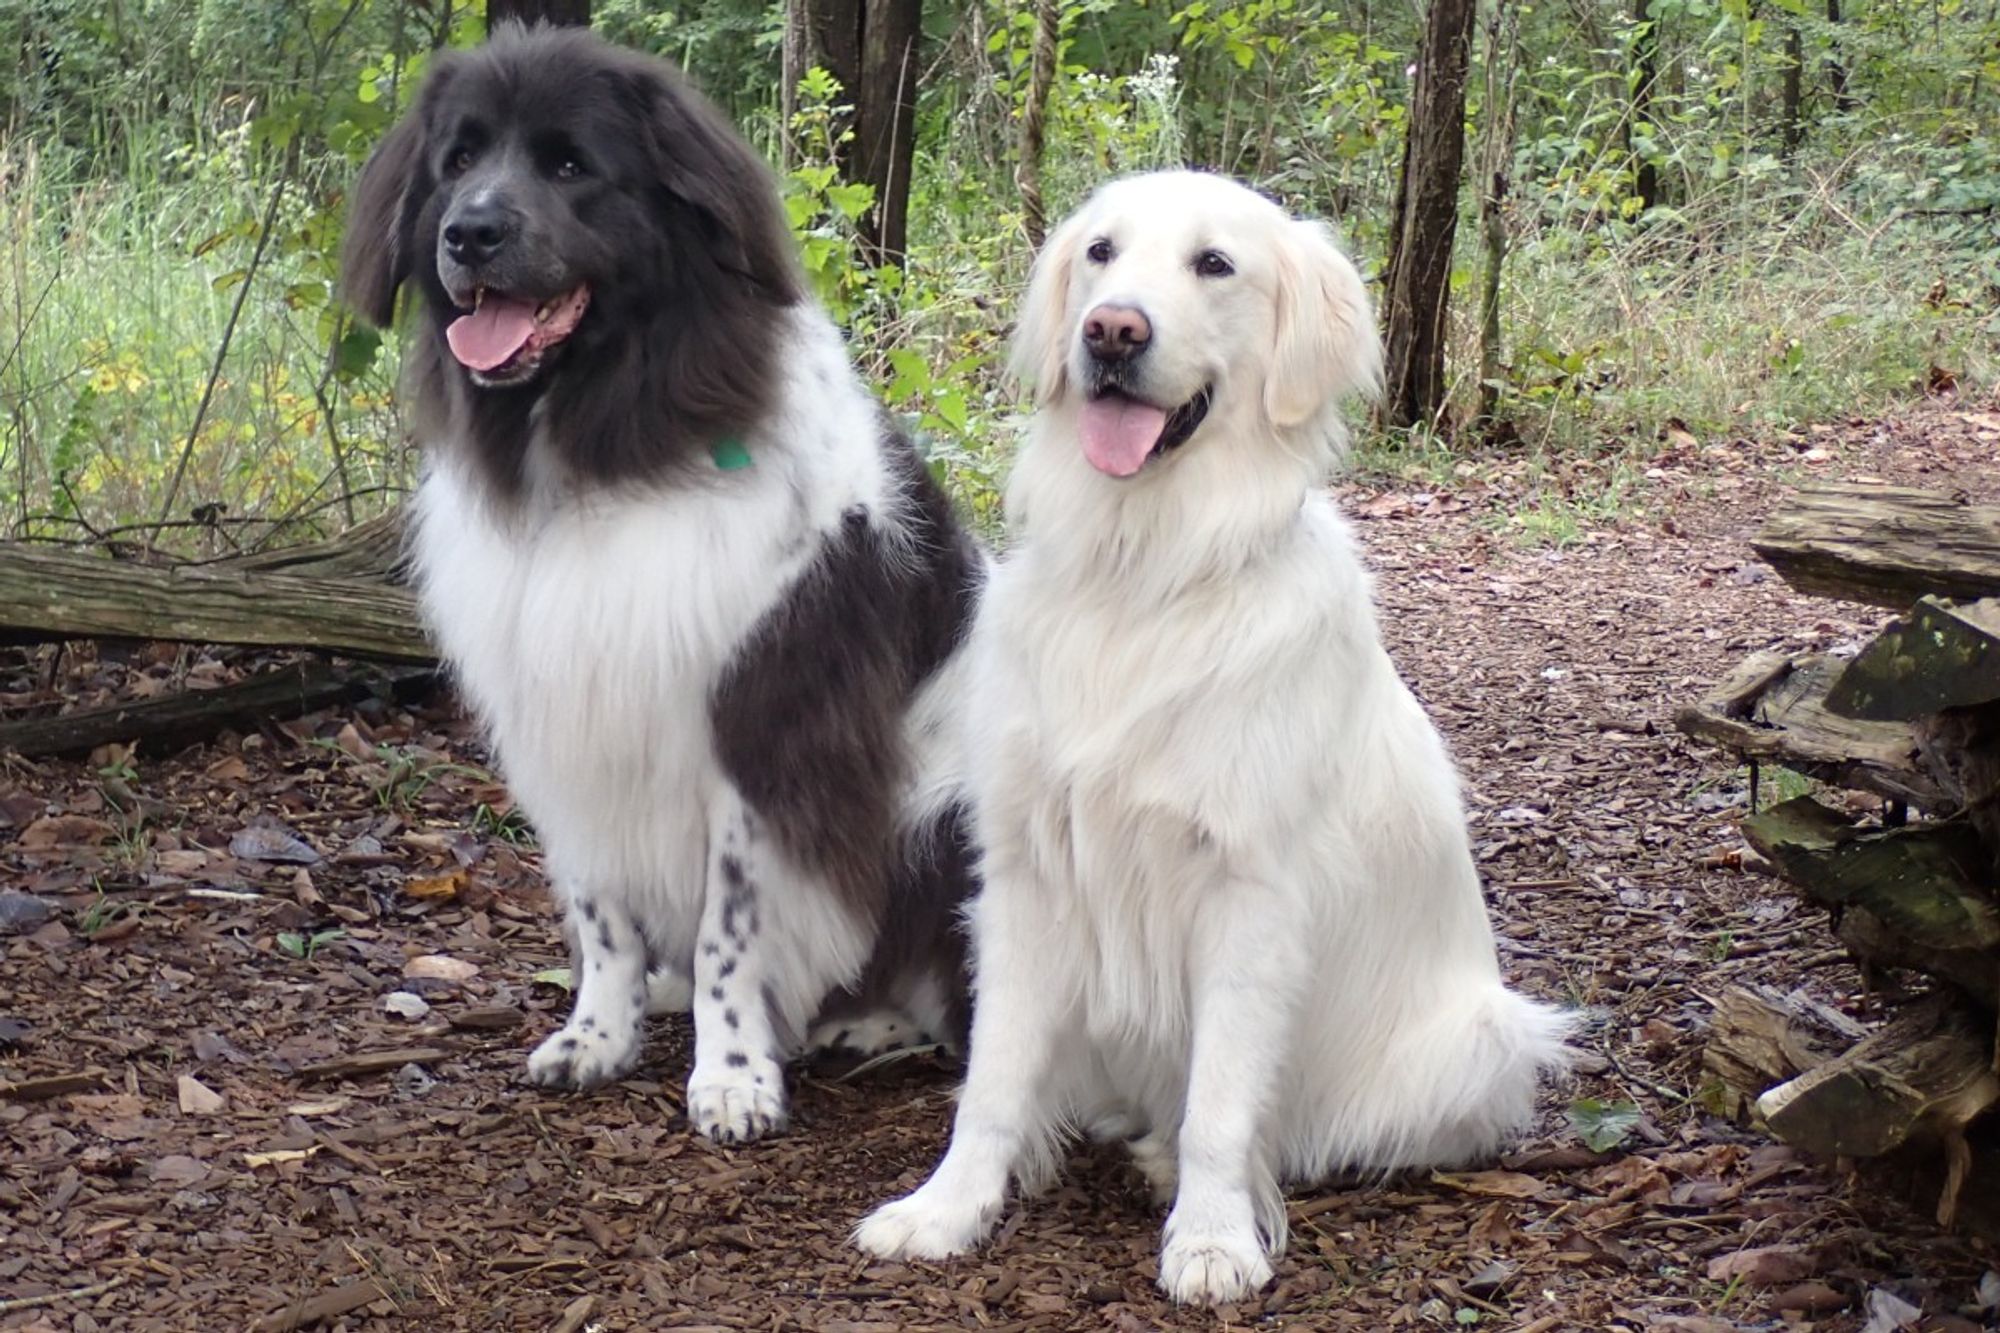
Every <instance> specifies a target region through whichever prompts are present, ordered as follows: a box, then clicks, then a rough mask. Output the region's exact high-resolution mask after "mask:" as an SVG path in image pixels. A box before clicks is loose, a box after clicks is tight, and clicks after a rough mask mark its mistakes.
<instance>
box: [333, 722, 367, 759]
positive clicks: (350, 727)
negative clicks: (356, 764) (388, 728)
mask: <svg viewBox="0 0 2000 1333" xmlns="http://www.w3.org/2000/svg"><path fill="white" fill-rule="evenodd" d="M333 743H334V744H335V745H338V746H339V747H340V748H341V750H342V751H344V752H345V753H347V754H349V755H351V756H353V757H354V758H356V759H373V758H374V757H375V747H374V746H372V745H370V744H369V743H368V742H367V741H365V740H363V739H362V738H361V733H360V732H359V731H356V730H355V729H354V724H353V723H352V722H348V723H344V724H343V725H342V726H341V728H340V734H338V735H337V736H335V737H334V738H333Z"/></svg>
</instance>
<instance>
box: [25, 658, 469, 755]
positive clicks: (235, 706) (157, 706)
mask: <svg viewBox="0 0 2000 1333" xmlns="http://www.w3.org/2000/svg"><path fill="white" fill-rule="evenodd" d="M436 678H437V672H436V670H435V669H433V668H431V667H424V666H408V665H398V666H387V667H369V666H362V665H354V666H345V665H335V664H333V663H328V662H319V661H303V662H293V663H290V664H288V665H286V666H282V667H277V668H275V669H273V670H270V671H264V672H260V673H258V674H257V675H255V676H252V677H251V678H249V679H248V680H243V681H239V682H237V683H236V684H233V685H225V686H222V687H221V688H219V689H213V690H181V691H178V692H177V693H174V694H170V695H165V696H162V697H160V698H156V699H141V700H137V701H134V702H127V703H117V704H109V705H106V706H105V707H102V708H85V709H79V710H78V711H76V712H74V713H55V714H50V715H48V716H45V717H27V718H20V719H17V720H15V721H11V722H0V751H7V750H11V751H13V752H14V753H16V754H20V755H25V756H28V757H29V758H39V757H41V756H44V755H79V754H88V753H90V752H91V751H92V750H94V749H96V748H97V747H98V746H100V745H110V744H114V743H116V744H123V743H134V744H136V745H137V746H138V748H139V750H140V751H141V753H146V754H170V753H172V752H173V751H175V750H178V749H180V748H182V747H184V746H188V745H193V744H196V743H197V742H200V741H205V740H207V739H209V738H210V737H212V736H214V735H215V734H216V733H217V732H219V731H222V730H224V729H227V728H235V729H237V730H244V731H247V730H251V729H254V728H255V727H256V726H258V724H260V723H262V722H265V721H275V720H282V719H285V718H290V717H298V716H299V715H301V714H304V713H310V712H313V711H315V710H316V709H321V708H331V707H333V706H335V705H337V704H344V703H352V702H354V701H356V700H360V699H364V698H367V697H368V696H369V695H371V694H376V695H382V696H384V697H388V698H393V699H396V700H398V701H407V700H410V699H413V698H416V697H417V696H418V695H420V694H421V693H422V692H423V691H424V690H426V689H428V688H429V687H430V685H431V683H432V682H433V681H434V680H436Z"/></svg>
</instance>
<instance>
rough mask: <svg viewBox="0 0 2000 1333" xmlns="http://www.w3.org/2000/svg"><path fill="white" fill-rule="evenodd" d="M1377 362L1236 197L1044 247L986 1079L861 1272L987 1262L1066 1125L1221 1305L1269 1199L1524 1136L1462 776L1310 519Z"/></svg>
mask: <svg viewBox="0 0 2000 1333" xmlns="http://www.w3.org/2000/svg"><path fill="white" fill-rule="evenodd" d="M1380 362H1381V354H1380V350H1379V347H1378V345H1377V341H1376V338H1375V334H1374V324H1373V320H1372V318H1371V315H1370V311H1369V307H1368V298H1367V295H1366V293H1365V291H1364V289H1363V287H1362V283H1361V279H1360V277H1359V275H1358V274H1357V273H1356V272H1355V269H1354V267H1353V265H1352V264H1350V263H1349V262H1348V261H1347V259H1346V258H1345V257H1344V256H1343V255H1342V254H1341V253H1340V251H1339V250H1338V249H1337V248H1336V246H1335V244H1334V242H1333V240H1332V239H1331V237H1330V236H1329V235H1328V234H1327V232H1326V231H1325V230H1324V229H1323V228H1321V227H1319V226H1317V225H1315V224H1312V223H1307V222H1298V221H1293V220H1291V219H1289V218H1287V217H1286V216H1285V214H1284V213H1283V212H1282V211H1281V210H1280V209H1279V208H1277V207H1276V206H1275V205H1273V204H1271V203H1270V202H1268V201H1267V200H1265V199H1263V198H1262V197H1260V196H1258V195H1257V194H1254V193H1252V192H1251V191H1250V190H1248V189H1245V188H1243V187H1241V186H1239V185H1235V184H1233V183H1231V182H1229V181H1227V180H1225V179H1223V178H1220V177H1216V176H1209V175H1199V174H1193V173H1187V172H1168V173H1163V174H1157V175H1149V176H1140V177H1136V178H1132V179H1127V180H1123V181H1119V182H1116V183H1114V184H1111V185H1109V186H1107V187H1105V188H1104V189H1102V190H1100V191H1099V192H1098V193H1097V194H1096V195H1095V196H1094V197H1093V198H1092V199H1091V200H1090V201H1089V202H1088V203H1087V204H1086V205H1085V206H1084V207H1083V209H1082V210H1081V211H1080V212H1079V213H1078V214H1076V215H1075V216H1074V217H1072V218H1071V219H1070V220H1069V221H1068V222H1067V223H1065V224H1064V226H1063V227H1062V228H1061V230H1060V231H1059V232H1058V233H1057V234H1056V236H1055V237H1054V238H1053V239H1051V240H1050V241H1049V243H1048V245H1047V248H1046V249H1045V250H1044V252H1043V254H1042V256H1041V258H1040V259H1039V261H1038V262H1037V264H1036V266H1035V272H1034V276H1033V278H1032V281H1031V283H1030V286H1029V290H1028V296H1027V308H1026V310H1025V311H1024V313H1023V316H1022V319H1021V327H1020V332H1019V336H1018V342H1017V347H1016V368H1017V370H1018V371H1020V372H1021V373H1023V374H1025V375H1027V376H1030V377H1032V378H1033V379H1034V381H1035V383H1036V387H1037V401H1038V405H1039V407H1040V412H1039V415H1038V416H1037V417H1036V419H1035V421H1034V424H1033V427H1032V430H1031V433H1030V436H1029V439H1028V442H1027V444H1026V446H1025V448H1024V450H1023V452H1022V454H1021V457H1020V459H1019V461H1018V463H1017V466H1016V470H1015V473H1014V476H1013V479H1012V481H1011V483H1010V487H1009V491H1008V497H1007V498H1008V510H1009V517H1010V520H1011V522H1012V524H1013V525H1014V533H1015V536H1016V543H1017V544H1016V545H1015V547H1014V549H1013V552H1012V553H1011V554H1010V556H1009V557H1008V558H1007V560H1006V561H1004V562H1003V564H1002V566H1001V568H1000V569H999V570H998V572H996V574H995V575H994V578H993V581H992V583H991V585H990V587H989V591H988V594H987V599H986V600H985V602H984V603H983V604H982V606H981V608H980V610H979V612H978V614H977V617H976V620H975V625H974V629H973V635H972V640H971V643H970V644H969V645H968V652H969V654H970V656H969V662H968V666H969V670H970V672H971V677H972V678H971V683H970V687H969V688H968V689H967V691H966V695H965V697H966V698H967V699H968V700H969V701H970V703H969V707H970V710H971V712H970V716H969V719H968V725H969V727H970V737H969V738H970V741H971V744H970V746H969V752H970V754H971V757H972V765H973V776H972V788H973V790H972V797H973V820H974V828H975V842H977V843H978V844H979V845H981V846H982V847H983V848H984V862H983V869H984V872H985V888H984V890H983V891H982V892H981V894H980V896H979V897H978V899H977V900H976V902H975V903H974V905H973V907H972V908H971V918H972V925H973V948H974V954H975V959H976V963H975V978H976V979H975V987H976V994H977V997H978V998H977V1004H976V1006H975V1009H974V1018H973V1035H972V1046H971V1053H970V1062H971V1063H970V1068H969V1070H968V1075H967V1080H966V1085H965V1089H964V1092H963V1094H962V1097H961V1100H960V1103H959V1107H958V1114H957V1120H956V1123H955V1125H954V1126H953V1130H952V1139H951V1147H950V1149H949V1151H948V1152H947V1153H946V1154H945V1157H944V1160H943V1162H942V1163H941V1164H940V1165H939V1167H938V1168H937V1170H936V1172H935V1173H934V1174H933V1175H932V1176H931V1178H930V1180H929V1181H928V1182H927V1183H926V1184H925V1185H924V1186H923V1187H922V1188H921V1189H919V1190H917V1191H916V1192H915V1193H913V1194H911V1195H909V1196H908V1197H906V1198H903V1199H900V1200H897V1201H896V1202H894V1203H891V1204H888V1205H887V1206H885V1207H883V1208H881V1209H879V1210H878V1211H877V1212H875V1213H874V1214H873V1215H872V1216H870V1217H869V1218H867V1219H866V1220H865V1221H864V1222H863V1223H862V1224H861V1226H860V1227H859V1228H858V1230H857V1232H856V1236H855V1239H856V1241H857V1243H858V1244H859V1245H860V1246H861V1247H862V1248H864V1249H866V1250H869V1251H871V1252H873V1253H875V1254H878V1255H882V1256H907V1257H920V1258H939V1257H942V1256H945V1255H951V1254H958V1253H960V1252H962V1251H964V1250H967V1249H969V1248H970V1247H972V1246H974V1245H976V1244H978V1243H979V1241H980V1240H981V1239H982V1238H983V1237H985V1236H986V1235H987V1234H988V1232H989V1231H990V1230H991V1228H992V1226H993V1224H994V1221H995V1219H996V1218H997V1217H998V1215H999V1213H1000V1211H1001V1208H1002V1205H1003V1203H1004V1202H1005V1195H1006V1190H1007V1184H1008V1179H1009V1177H1010V1175H1011V1176H1013V1177H1016V1178H1018V1179H1019V1180H1021V1181H1022V1182H1023V1184H1024V1186H1029V1187H1031V1186H1033V1185H1035V1184H1037V1183H1039V1182H1041V1181H1044V1180H1046V1179H1047V1178H1048V1177H1049V1176H1050V1174H1051V1172H1052V1170H1053V1166H1054V1161H1055V1157H1054V1153H1055V1149H1056V1147H1057V1140H1058V1137H1059V1134H1060V1132H1061V1131H1062V1130H1063V1129H1064V1128H1065V1127H1066V1126H1080V1127H1084V1128H1087V1129H1090V1130H1092V1131H1094V1132H1097V1133H1100V1134H1102V1133H1104V1132H1106V1131H1112V1132H1118V1133H1123V1134H1126V1135H1128V1136H1129V1137H1130V1139H1131V1147H1132V1151H1133V1154H1134V1156H1135V1158H1136V1159H1137V1161H1138V1163H1139V1165H1140V1167H1141V1168H1142V1170H1144V1172H1145V1173H1146V1175H1147V1176H1148V1178H1149V1179H1150V1180H1151V1181H1152V1182H1153V1184H1154V1186H1155V1187H1156V1190H1157V1192H1158V1193H1160V1194H1161V1195H1162V1196H1163V1197H1170V1198H1171V1199H1172V1201H1173V1206H1172V1211H1171V1213H1170V1214H1169V1216H1168V1218H1167V1224H1166V1233H1165V1242H1164V1249H1163V1252H1162V1254H1161V1260H1160V1283H1161V1285H1162V1286H1163V1287H1164V1288H1165V1289H1166V1291H1167V1292H1168V1294H1169V1295H1171V1296H1173V1297H1174V1298H1175V1299H1176V1300H1180V1301H1207V1302H1223V1301H1229V1300H1233V1299H1236V1298H1239V1297H1242V1296H1244V1295H1245V1294H1247V1293H1249V1292H1251V1291H1254V1290H1255V1289H1256V1288H1258V1287H1259V1286H1261V1285H1262V1284H1263V1283H1264V1282H1265V1281H1266V1280H1267V1279H1268V1278H1269V1277H1270V1276H1271V1271H1272V1269H1271V1259H1272V1258H1274V1257H1275V1256H1276V1255H1277V1254H1278V1253H1280V1252H1281V1251H1282V1248H1283V1245H1284V1239H1285V1213H1284V1206H1283V1201H1282V1199H1281V1197H1280V1194H1279V1187H1280V1184H1281V1183H1282V1182H1305V1181H1312V1180H1316V1179H1321V1178H1324V1177H1326V1176H1327V1175H1329V1174H1330V1173H1333V1172H1335V1171H1338V1170H1341V1169H1344V1168H1361V1169H1367V1170H1373V1171H1386V1170H1391V1169H1395V1168H1401V1167H1412V1166H1423V1165H1434V1164H1444V1163H1456V1162H1463V1161H1465V1160H1467V1159H1471V1158H1476V1157H1479V1156H1481V1155H1482V1154H1485V1153H1488V1152H1490V1151H1491V1150H1492V1149H1494V1148H1495V1147H1496V1145H1498V1144H1499V1143H1501V1141H1502V1140H1503V1139H1504V1138H1505V1137H1506V1136H1507V1135H1508V1134H1509V1133H1510V1131H1512V1130H1514V1129H1516V1128H1517V1127H1519V1126H1520V1125H1521V1124H1522V1122H1523V1121H1525V1120H1526V1119H1527V1118H1528V1117H1529V1115H1530V1114H1531V1110H1532V1104H1533V1099H1534V1092H1535V1086H1536V1081H1537V1078H1538V1075H1539V1074H1540V1072H1541V1071H1542V1070H1544V1069H1545V1068H1549V1067H1552V1066H1556V1065H1558V1064H1559V1063H1560V1062H1561V1060H1562V1058H1563V1046H1562V1034H1563V1031H1564V1028H1565V1022H1564V1020H1563V1018H1562V1017H1561V1016H1560V1015H1558V1014H1557V1013H1556V1012H1554V1011H1553V1010H1551V1009H1548V1008H1545V1007H1543V1006H1541V1005H1538V1004H1535V1003H1532V1002H1530V1001H1528V1000H1526V999H1523V998H1521V997H1520V996H1518V995H1515V994H1514V993H1512V992H1510V991H1509V990H1508V989H1507V988H1506V987H1505V986H1504V985H1503V984H1502V982H1501V978H1500V969H1499V967H1498V964H1497V961H1496V958H1495V954H1494V946H1493V937H1492V933H1491V929H1490V927H1489V925H1488V923H1487V919H1486V912H1485V907H1484V904H1483V903H1482V901H1481V897H1480V887H1479V880H1478V877H1477V875H1476V872H1475V871H1474V868H1473V862H1472V857H1471V854H1470V851H1469V849H1468V845H1467V838H1466V833H1465V826H1464V818H1463V812H1462V810H1461V807H1460V804H1459V793H1458V785H1457V778H1456V774H1455V772H1454V770H1453V768H1452V764H1451V760H1450V759H1449V757H1448V756H1447V754H1446V752H1445V748H1444V745H1443V743H1442V742H1441V740H1440V738H1439V737H1438V734H1437V732H1436V731H1435V730H1434V729H1433V728H1432V726H1431V724H1430V722H1429V720H1428V719H1427V718H1426V717H1425V715H1424V713H1423V711H1422V709H1421V708H1420V707H1419V705H1418V704H1417V702H1416V700H1415V699H1414V698H1413V697H1412V696H1411V694H1410V692H1409V690H1408V689H1407V688H1405V686H1404V685H1403V683H1402V681H1401V679H1400V678H1399V677H1398V676H1397V674H1396V669H1395V667H1394V666H1393V665H1392V664H1391V662H1390V660H1389V657H1388V655H1387V654H1386V653H1385V652H1384V650H1383V647H1382V643H1381V639H1380V636H1379V632H1378V630H1377V627H1376V623H1375V617H1374V611H1373V607H1372V605H1371V602H1370V593H1369V586H1368V581H1367V578H1366V576H1365V574H1364V573H1363V570H1362V567H1361V563H1360V561H1359V559H1358V558H1357V557H1356V554H1355V550H1354V543H1353V540H1352V538H1351V536H1350V535H1349V533H1348V530H1347V528H1346V526H1345V525H1344V524H1343V522H1342V521H1341V519H1340V517H1339V515H1338V514H1337V512H1336V511H1335V509H1334V506H1333V504H1332V503H1331V501H1330V499H1329V498H1328V496H1327V495H1326V494H1325V493H1324V492H1323V490H1322V489H1321V488H1320V483H1321V482H1322V480H1323V478H1324V477H1325V475H1326V474H1327V472H1328V470H1329V469H1330V467H1331V465H1332V464H1333V463H1334V462H1335V461H1336V458H1337V456H1338V455H1339V453H1340V451H1341V448H1342V446H1343V444H1344V441H1345V434H1344V431H1343V428H1342V425H1341V422H1340V418H1339V416H1338V413H1337V400H1338V399H1339V398H1341V397H1342V396H1343V395H1344V394H1345V393H1347V392H1349V391H1355V390H1364V391H1365V390H1369V389H1372V388H1373V387H1374V386H1375V384H1376V381H1377V379H1378V376H1379V373H1380Z"/></svg>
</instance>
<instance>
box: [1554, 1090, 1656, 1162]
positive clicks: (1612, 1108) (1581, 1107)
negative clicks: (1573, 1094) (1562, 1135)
mask: <svg viewBox="0 0 2000 1333" xmlns="http://www.w3.org/2000/svg"><path fill="white" fill-rule="evenodd" d="M1639 1120H1640V1115H1639V1108H1638V1107H1637V1106H1636V1105H1634V1104H1633V1103H1631V1102H1626V1101H1616V1102H1606V1101H1600V1100H1598V1099H1597V1098H1595V1097H1580V1098H1578V1099H1577V1100H1576V1101H1573V1102H1571V1103H1570V1104H1569V1124H1570V1128H1571V1129H1574V1130H1575V1131H1576V1135H1577V1137H1578V1138H1580V1139H1582V1140H1583V1146H1584V1147H1586V1148H1588V1149H1590V1150H1591V1151H1592V1152H1610V1151H1611V1150H1612V1149H1613V1148H1616V1147H1617V1146H1618V1145H1619V1144H1621V1143H1623V1142H1625V1140H1626V1139H1628V1138H1630V1137H1631V1136H1632V1132H1633V1131H1634V1130H1636V1129H1637V1128H1639Z"/></svg>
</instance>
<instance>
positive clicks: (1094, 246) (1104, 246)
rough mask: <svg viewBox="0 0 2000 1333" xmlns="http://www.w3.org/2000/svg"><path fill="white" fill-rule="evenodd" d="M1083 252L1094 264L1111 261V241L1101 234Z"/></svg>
mask: <svg viewBox="0 0 2000 1333" xmlns="http://www.w3.org/2000/svg"><path fill="white" fill-rule="evenodd" d="M1083 253H1084V254H1085V255H1086V256H1087V257H1088V258H1089V260H1090V262H1091V263H1093V264H1108V263H1110V262H1111V242H1110V241H1108V240H1106V239H1105V238H1104V237H1102V236H1100V237H1098V238H1097V239H1096V240H1094V241H1092V242H1091V243H1090V248H1089V249H1088V250H1086V251H1084V252H1083Z"/></svg>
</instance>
